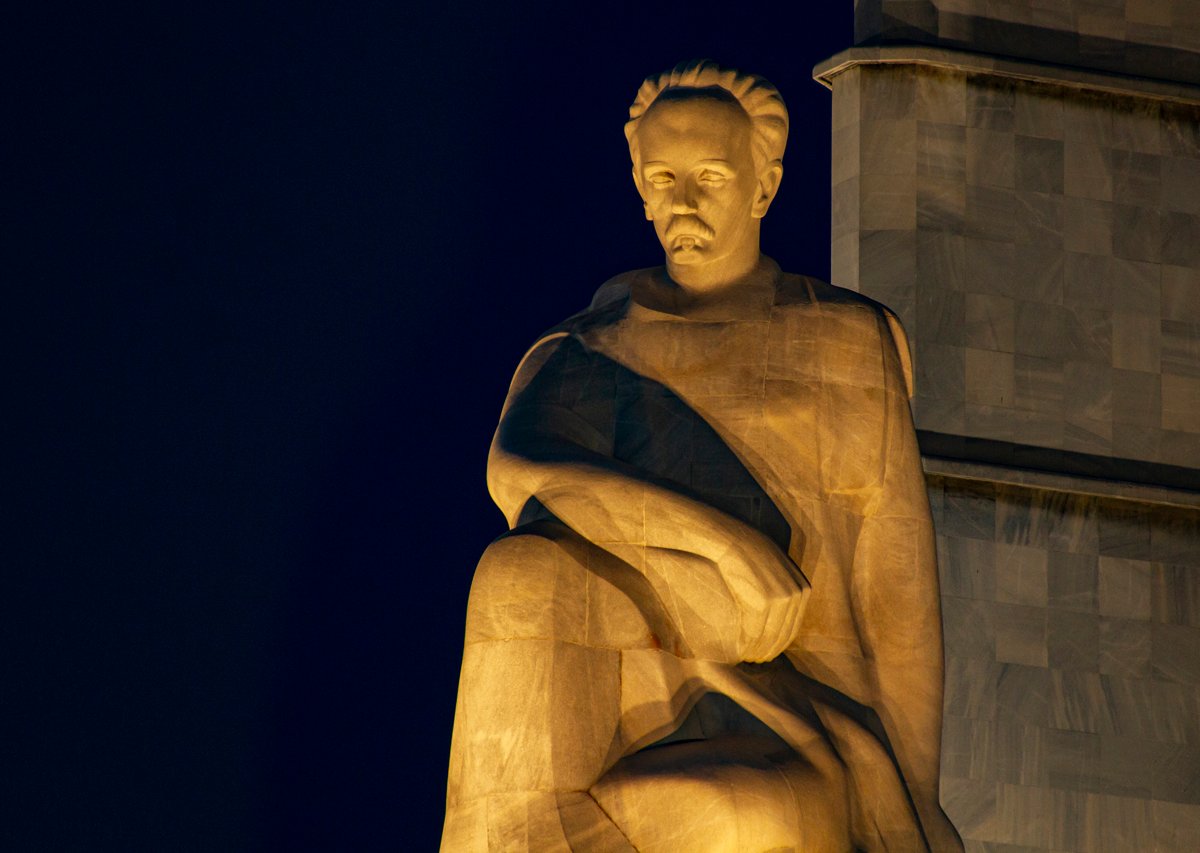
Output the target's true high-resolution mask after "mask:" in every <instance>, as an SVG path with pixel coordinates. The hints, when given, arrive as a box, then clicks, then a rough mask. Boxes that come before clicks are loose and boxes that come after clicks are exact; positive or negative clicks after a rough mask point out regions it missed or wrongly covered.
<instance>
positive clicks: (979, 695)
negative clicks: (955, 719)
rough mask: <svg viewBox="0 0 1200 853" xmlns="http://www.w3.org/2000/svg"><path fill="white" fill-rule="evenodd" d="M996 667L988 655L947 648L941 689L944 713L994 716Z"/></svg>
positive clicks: (975, 716) (975, 717)
mask: <svg viewBox="0 0 1200 853" xmlns="http://www.w3.org/2000/svg"><path fill="white" fill-rule="evenodd" d="M1000 667H1001V664H998V663H996V662H995V661H993V660H991V659H990V658H970V657H955V656H954V655H953V654H952V653H951V652H950V650H949V649H947V651H946V687H945V690H944V691H943V693H942V707H943V709H944V710H945V713H947V714H952V715H955V716H959V717H969V718H970V719H973V720H991V719H994V718H995V715H996V685H997V684H998V682H999V675H1000Z"/></svg>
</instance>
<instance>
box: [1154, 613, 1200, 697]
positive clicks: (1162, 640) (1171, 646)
mask: <svg viewBox="0 0 1200 853" xmlns="http://www.w3.org/2000/svg"><path fill="white" fill-rule="evenodd" d="M1150 642H1151V649H1150V663H1151V666H1152V668H1153V673H1154V677H1155V678H1160V679H1163V680H1165V681H1176V682H1179V683H1182V684H1189V685H1194V684H1200V628H1193V627H1190V626H1186V625H1164V624H1162V623H1159V622H1155V623H1153V627H1152V633H1151V640H1150Z"/></svg>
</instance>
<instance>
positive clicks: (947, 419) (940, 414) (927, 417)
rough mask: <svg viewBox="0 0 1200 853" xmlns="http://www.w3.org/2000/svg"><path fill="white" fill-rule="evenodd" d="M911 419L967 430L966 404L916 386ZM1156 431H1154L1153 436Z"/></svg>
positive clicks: (925, 425)
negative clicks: (934, 395) (924, 392)
mask: <svg viewBox="0 0 1200 853" xmlns="http://www.w3.org/2000/svg"><path fill="white" fill-rule="evenodd" d="M912 406H913V418H914V420H915V421H916V423H917V424H918V425H919V426H920V427H921V428H922V429H928V430H932V431H934V432H941V433H946V434H947V435H965V434H966V429H967V412H966V404H965V403H963V401H962V398H961V397H960V398H959V399H957V400H938V399H933V398H928V397H923V396H921V391H920V386H918V390H917V396H916V398H915V399H914V400H913V403H912ZM1157 434H1158V431H1157V430H1156V431H1155V435H1157Z"/></svg>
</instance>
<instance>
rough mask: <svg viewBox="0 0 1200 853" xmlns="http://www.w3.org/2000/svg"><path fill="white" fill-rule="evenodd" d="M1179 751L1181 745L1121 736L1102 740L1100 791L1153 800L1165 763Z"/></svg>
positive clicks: (1106, 737) (1107, 737)
mask: <svg viewBox="0 0 1200 853" xmlns="http://www.w3.org/2000/svg"><path fill="white" fill-rule="evenodd" d="M1178 750H1179V746H1178V744H1167V743H1160V742H1159V741H1154V740H1145V739H1143V738H1132V737H1123V736H1120V735H1112V736H1105V737H1102V738H1101V739H1100V764H1101V774H1100V776H1101V778H1100V782H1101V784H1100V791H1101V792H1103V793H1105V794H1117V795H1121V796H1128V797H1140V798H1144V799H1149V798H1150V796H1151V791H1152V790H1153V788H1154V785H1155V775H1156V774H1157V772H1158V770H1159V767H1160V765H1161V762H1163V761H1165V760H1167V759H1169V758H1170V757H1171V756H1172V755H1173V754H1174V753H1175V752H1176V751H1178Z"/></svg>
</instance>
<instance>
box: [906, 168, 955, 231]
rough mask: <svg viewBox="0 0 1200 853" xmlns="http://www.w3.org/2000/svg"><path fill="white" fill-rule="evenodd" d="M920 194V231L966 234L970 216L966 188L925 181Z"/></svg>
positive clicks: (918, 198) (949, 183)
mask: <svg viewBox="0 0 1200 853" xmlns="http://www.w3.org/2000/svg"><path fill="white" fill-rule="evenodd" d="M916 192H917V198H916V205H917V226H918V227H920V228H929V229H934V230H938V231H945V232H948V233H950V234H961V233H963V229H964V228H965V227H966V216H967V188H966V185H965V184H963V183H961V182H960V181H952V180H947V179H944V178H922V179H921V181H920V183H918V184H917V188H916Z"/></svg>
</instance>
